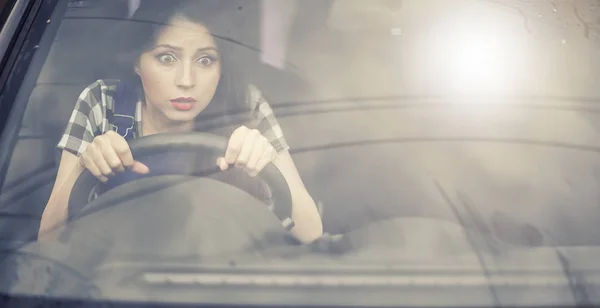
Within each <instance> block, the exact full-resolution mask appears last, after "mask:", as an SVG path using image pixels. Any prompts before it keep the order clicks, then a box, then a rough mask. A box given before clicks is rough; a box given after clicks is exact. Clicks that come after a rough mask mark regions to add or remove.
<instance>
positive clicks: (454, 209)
mask: <svg viewBox="0 0 600 308" xmlns="http://www.w3.org/2000/svg"><path fill="white" fill-rule="evenodd" d="M434 184H435V187H436V189H437V191H438V192H439V194H440V195H441V196H442V199H443V200H444V203H445V204H446V205H448V207H449V208H450V212H452V214H453V215H454V217H455V218H456V220H457V221H458V223H459V224H460V225H461V226H463V227H465V228H468V224H467V222H466V220H465V219H463V217H462V215H461V214H460V212H459V211H458V208H457V207H456V205H455V204H454V203H453V202H452V200H451V199H450V197H449V196H448V194H447V193H446V191H445V190H444V188H443V187H442V186H441V185H440V183H439V182H438V181H434ZM465 236H466V238H467V242H468V243H469V245H470V246H471V247H472V248H473V250H474V251H475V255H476V256H477V261H478V262H479V264H480V266H481V270H482V271H483V275H484V277H485V278H486V279H487V281H488V283H487V287H488V290H489V292H490V295H491V297H492V300H493V302H494V307H501V306H502V303H501V301H500V298H499V297H498V292H497V290H496V287H495V286H494V285H493V284H492V283H491V276H492V275H491V273H490V270H489V268H488V266H487V263H486V261H485V258H484V256H483V254H482V253H481V251H480V250H479V247H478V245H477V243H475V241H474V239H473V238H472V237H471V233H470V232H468V230H465ZM488 248H493V251H498V250H497V248H496V247H495V246H493V245H492V244H488Z"/></svg>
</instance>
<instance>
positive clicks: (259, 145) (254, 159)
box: [246, 140, 270, 172]
mask: <svg viewBox="0 0 600 308" xmlns="http://www.w3.org/2000/svg"><path fill="white" fill-rule="evenodd" d="M269 146H270V145H269V144H268V142H267V141H266V140H264V141H259V142H256V143H255V144H254V147H253V149H252V153H251V154H250V158H249V159H248V163H246V171H250V172H254V170H255V169H256V167H257V166H258V162H259V161H260V160H261V158H262V157H263V154H264V153H265V152H267V151H269Z"/></svg>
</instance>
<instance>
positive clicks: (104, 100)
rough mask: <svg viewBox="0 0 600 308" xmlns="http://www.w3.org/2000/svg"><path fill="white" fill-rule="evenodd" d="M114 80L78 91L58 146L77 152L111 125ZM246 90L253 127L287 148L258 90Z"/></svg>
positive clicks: (138, 114)
mask: <svg viewBox="0 0 600 308" xmlns="http://www.w3.org/2000/svg"><path fill="white" fill-rule="evenodd" d="M118 82H119V81H118V80H98V81H96V82H94V83H93V84H91V85H90V86H88V87H87V88H85V89H84V90H83V91H82V92H81V94H80V95H79V98H78V100H77V103H76V104H75V108H74V110H73V113H72V114H71V118H70V120H69V123H68V125H67V128H66V130H65V133H64V134H63V136H62V138H61V139H60V142H59V143H58V148H59V149H61V150H67V151H69V152H71V153H73V154H75V155H77V156H80V155H81V154H82V153H83V152H84V151H85V149H86V147H87V146H88V145H89V144H90V143H91V142H92V140H93V139H94V137H96V136H99V135H102V134H104V133H106V132H107V131H109V130H111V129H112V125H111V123H109V117H107V114H112V113H113V110H114V100H113V95H114V93H115V91H116V88H117V84H118ZM248 93H249V95H248V103H249V104H250V106H251V110H252V115H253V116H254V120H255V121H256V122H255V123H257V126H256V129H258V130H259V131H260V132H261V134H262V135H263V136H264V137H266V138H267V139H268V140H269V141H270V142H271V144H272V145H273V147H274V148H275V150H277V152H282V151H285V150H288V149H289V146H288V144H287V141H286V140H285V137H284V136H283V132H282V130H281V127H280V126H279V123H278V122H277V119H276V118H275V114H274V113H273V110H272V109H271V107H270V106H269V104H268V103H267V101H266V100H265V99H264V97H263V96H262V94H261V93H260V91H259V90H258V89H257V88H256V87H254V86H250V87H249V91H248ZM141 107H142V103H141V102H138V103H137V106H136V111H135V121H134V123H135V124H134V127H133V134H134V138H137V137H140V136H141V132H142V108H141Z"/></svg>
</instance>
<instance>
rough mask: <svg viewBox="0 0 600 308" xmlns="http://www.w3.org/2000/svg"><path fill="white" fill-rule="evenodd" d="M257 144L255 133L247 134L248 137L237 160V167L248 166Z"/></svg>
mask: <svg viewBox="0 0 600 308" xmlns="http://www.w3.org/2000/svg"><path fill="white" fill-rule="evenodd" d="M256 145H257V138H256V136H255V134H254V133H248V134H246V138H245V139H244V144H243V145H242V149H241V150H240V154H239V155H238V157H237V159H236V160H235V165H236V166H237V167H246V166H247V165H248V162H249V161H250V156H251V155H252V151H254V146H256Z"/></svg>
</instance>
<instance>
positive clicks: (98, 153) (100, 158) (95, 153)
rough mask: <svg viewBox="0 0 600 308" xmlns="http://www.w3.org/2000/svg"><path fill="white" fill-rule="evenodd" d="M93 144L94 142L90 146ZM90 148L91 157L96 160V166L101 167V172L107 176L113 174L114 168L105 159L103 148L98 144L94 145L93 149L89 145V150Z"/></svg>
mask: <svg viewBox="0 0 600 308" xmlns="http://www.w3.org/2000/svg"><path fill="white" fill-rule="evenodd" d="M92 145H93V144H91V145H90V146H92ZM89 150H92V151H91V152H90V157H91V158H92V160H93V161H94V164H95V165H96V167H98V169H100V172H102V174H103V175H105V176H111V175H112V174H113V171H112V168H111V167H110V166H109V165H108V163H107V162H106V160H105V159H104V155H103V154H102V150H101V149H99V148H98V147H96V146H94V148H93V149H89V147H88V150H87V151H89Z"/></svg>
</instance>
